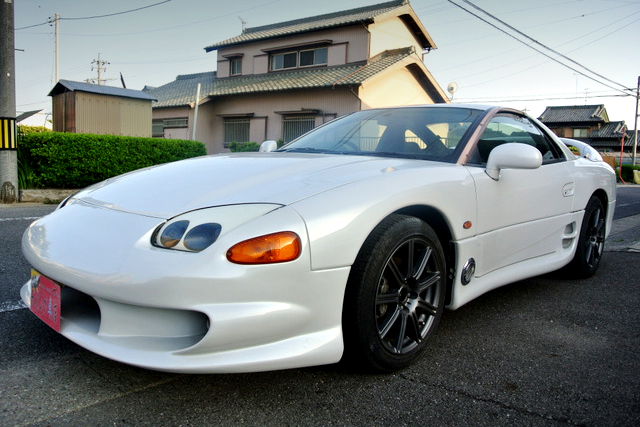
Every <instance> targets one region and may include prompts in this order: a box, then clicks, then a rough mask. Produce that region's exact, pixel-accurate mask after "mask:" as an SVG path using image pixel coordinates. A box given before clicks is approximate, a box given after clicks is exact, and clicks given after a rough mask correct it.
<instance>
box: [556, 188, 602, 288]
mask: <svg viewBox="0 0 640 427" xmlns="http://www.w3.org/2000/svg"><path fill="white" fill-rule="evenodd" d="M605 227H606V214H605V210H604V206H603V205H602V202H601V201H600V199H599V198H597V197H595V196H592V197H591V199H590V200H589V203H587V207H586V208H585V210H584V218H583V219H582V225H581V227H580V237H579V238H578V245H577V247H576V254H575V255H574V257H573V260H571V263H569V265H567V269H566V270H567V273H568V274H569V275H571V277H574V278H577V279H586V278H587V277H591V276H593V275H594V274H595V272H596V271H597V270H598V266H599V265H600V260H601V259H602V255H603V253H604V237H605V234H606V233H605V231H606V230H605Z"/></svg>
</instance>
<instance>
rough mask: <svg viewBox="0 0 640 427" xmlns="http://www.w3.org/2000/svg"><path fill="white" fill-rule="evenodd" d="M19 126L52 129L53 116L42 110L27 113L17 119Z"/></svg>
mask: <svg viewBox="0 0 640 427" xmlns="http://www.w3.org/2000/svg"><path fill="white" fill-rule="evenodd" d="M16 124H17V125H18V126H39V127H45V128H47V129H51V114H50V113H45V112H43V111H42V110H33V111H25V112H24V113H22V114H20V115H18V117H16Z"/></svg>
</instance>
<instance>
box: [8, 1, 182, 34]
mask: <svg viewBox="0 0 640 427" xmlns="http://www.w3.org/2000/svg"><path fill="white" fill-rule="evenodd" d="M170 1H172V0H164V1H161V2H159V3H154V4H150V5H148V6H143V7H138V8H136V9H130V10H125V11H122V12H115V13H108V14H106V15H93V16H83V17H79V18H63V17H58V18H57V19H58V20H65V21H79V20H84V19H98V18H107V17H109V16H116V15H124V14H125V13H131V12H137V11H139V10H143V9H149V8H150V7H155V6H159V5H161V4H164V3H169V2H170ZM53 22H54V18H48V19H47V20H46V21H45V22H42V23H40V24H34V25H28V26H26V27H20V28H16V29H15V31H18V30H26V29H28V28H34V27H40V26H42V25H49V24H51V23H53Z"/></svg>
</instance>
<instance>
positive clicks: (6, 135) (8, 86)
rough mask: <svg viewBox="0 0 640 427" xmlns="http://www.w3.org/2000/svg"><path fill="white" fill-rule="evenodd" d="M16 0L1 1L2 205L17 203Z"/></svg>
mask: <svg viewBox="0 0 640 427" xmlns="http://www.w3.org/2000/svg"><path fill="white" fill-rule="evenodd" d="M13 16H14V15H13V0H3V1H1V2H0V186H1V190H0V203H15V202H16V201H17V200H18V196H19V193H18V151H17V149H18V146H17V142H16V79H15V76H14V74H15V69H16V65H15V41H14V17H13Z"/></svg>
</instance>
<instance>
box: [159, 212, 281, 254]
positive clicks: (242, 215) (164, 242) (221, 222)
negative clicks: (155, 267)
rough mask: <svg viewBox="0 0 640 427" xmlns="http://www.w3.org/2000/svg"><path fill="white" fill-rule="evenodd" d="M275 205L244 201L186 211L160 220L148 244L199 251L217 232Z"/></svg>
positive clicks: (251, 217) (208, 243)
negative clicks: (238, 203) (245, 202)
mask: <svg viewBox="0 0 640 427" xmlns="http://www.w3.org/2000/svg"><path fill="white" fill-rule="evenodd" d="M279 207H280V205H270V204H247V205H230V206H218V207H214V208H206V209H199V210H195V211H191V212H187V213H184V214H182V215H178V216H176V217H174V218H171V219H170V220H168V221H166V222H164V223H162V224H160V225H159V226H158V227H157V228H156V229H155V231H154V232H153V234H152V236H151V244H152V245H154V246H156V247H159V248H165V249H175V250H180V251H187V252H200V251H203V250H205V249H207V248H208V247H209V246H211V245H212V244H213V243H214V242H215V241H216V240H217V239H218V237H220V235H221V234H223V233H226V232H228V231H229V230H232V229H233V228H235V227H237V226H238V225H241V224H244V223H245V222H248V221H250V220H252V219H254V218H257V217H259V216H261V215H264V214H266V213H267V212H270V211H272V210H274V209H277V208H279Z"/></svg>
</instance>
